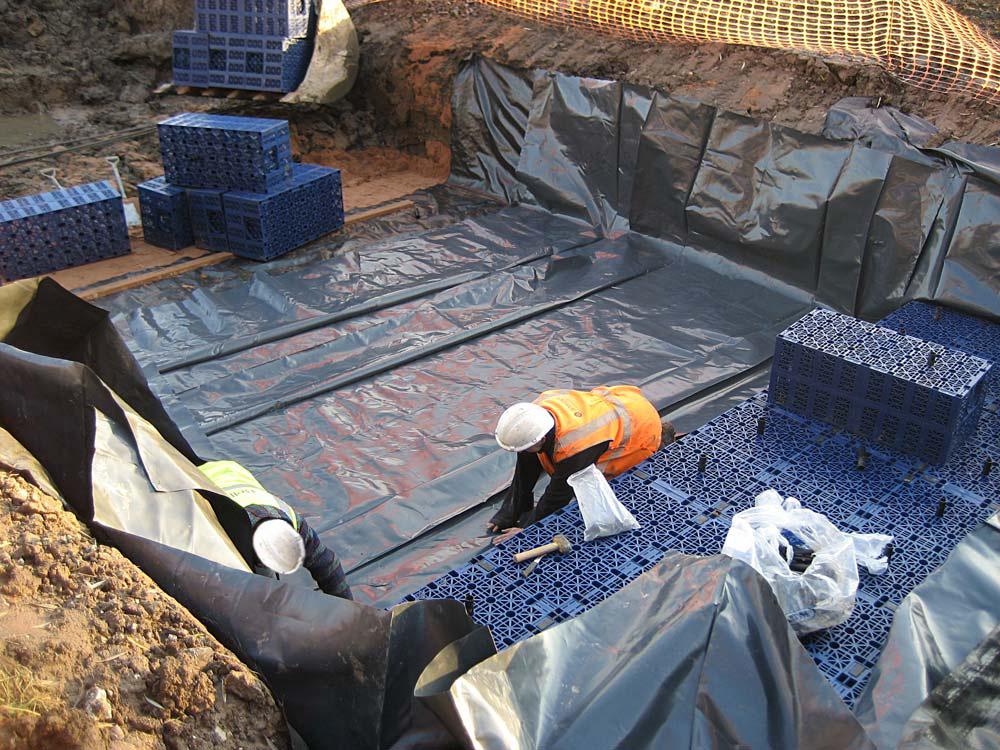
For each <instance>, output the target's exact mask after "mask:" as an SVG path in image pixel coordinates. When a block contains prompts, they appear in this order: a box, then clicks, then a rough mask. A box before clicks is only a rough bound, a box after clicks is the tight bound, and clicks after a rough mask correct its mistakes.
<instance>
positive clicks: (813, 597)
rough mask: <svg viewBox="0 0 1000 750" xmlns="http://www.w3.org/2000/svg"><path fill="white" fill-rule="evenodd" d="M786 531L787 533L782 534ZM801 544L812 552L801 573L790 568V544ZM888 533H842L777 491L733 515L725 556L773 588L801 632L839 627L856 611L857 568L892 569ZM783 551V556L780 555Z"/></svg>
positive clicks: (758, 499) (766, 492)
mask: <svg viewBox="0 0 1000 750" xmlns="http://www.w3.org/2000/svg"><path fill="white" fill-rule="evenodd" d="M783 531H785V532H788V534H787V535H786V534H783V533H782V532H783ZM789 536H793V537H796V538H798V539H799V540H801V541H802V542H803V543H804V544H805V546H807V547H808V548H809V549H811V550H812V551H813V553H814V557H813V561H812V563H811V564H810V565H809V567H808V568H806V570H805V571H804V572H802V573H797V572H795V571H793V570H792V569H791V568H790V567H789V560H790V555H791V549H792V544H791V542H790V541H789V539H788V537H789ZM891 542H892V537H891V536H886V535H884V534H849V533H845V532H842V531H840V530H839V529H837V527H836V526H834V525H833V524H832V523H830V521H829V519H828V518H827V517H826V516H824V515H822V514H821V513H816V512H814V511H811V510H807V509H805V508H803V507H802V505H801V503H799V501H798V500H796V499H795V498H794V497H790V498H788V499H786V500H782V499H781V495H779V494H778V493H777V492H775V491H774V490H767V491H765V492H762V493H761V494H760V495H758V496H757V500H756V504H755V507H753V508H750V509H749V510H744V511H741V512H739V513H737V514H736V515H735V516H733V521H732V525H731V526H730V528H729V534H728V535H727V536H726V542H725V544H724V545H723V546H722V552H723V554H726V555H729V556H730V557H734V558H736V559H737V560H742V561H743V562H745V563H747V564H748V565H750V567H752V568H753V569H754V570H756V571H757V572H758V573H760V574H761V575H762V576H764V578H765V579H767V582H768V583H769V584H771V588H772V589H773V591H774V593H775V596H777V598H778V602H779V603H780V604H781V609H782V611H783V612H784V613H785V616H786V617H787V618H788V622H789V623H791V625H792V627H793V628H794V629H795V631H796V632H797V633H811V632H813V631H816V630H822V629H824V628H830V627H833V626H834V625H839V624H840V623H842V622H843V621H844V620H846V619H847V618H848V617H850V616H851V612H853V611H854V598H855V594H856V593H857V590H858V564H859V563H860V564H862V565H864V566H865V567H866V568H867V569H868V570H869V572H871V573H876V574H878V573H882V572H884V571H885V569H886V566H887V564H888V562H887V560H886V558H885V556H884V554H885V548H886V546H887V545H888V544H890V543H891ZM782 551H784V552H785V555H786V556H785V557H783V556H782Z"/></svg>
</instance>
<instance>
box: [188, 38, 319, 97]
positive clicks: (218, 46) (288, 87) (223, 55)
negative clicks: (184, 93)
mask: <svg viewBox="0 0 1000 750" xmlns="http://www.w3.org/2000/svg"><path fill="white" fill-rule="evenodd" d="M312 50H313V42H312V40H311V39H289V38H284V37H252V36H245V35H232V34H229V35H226V34H220V35H216V34H213V35H211V41H210V45H209V63H208V68H209V70H208V80H209V83H210V85H212V86H225V87H228V88H235V89H246V90H252V91H278V92H288V91H293V90H295V89H296V88H297V87H298V85H299V83H301V82H302V79H303V78H304V77H305V74H306V70H307V69H308V67H309V61H310V60H311V59H312Z"/></svg>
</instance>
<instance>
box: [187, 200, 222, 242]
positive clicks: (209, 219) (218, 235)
mask: <svg viewBox="0 0 1000 750" xmlns="http://www.w3.org/2000/svg"><path fill="white" fill-rule="evenodd" d="M184 192H185V195H186V197H187V202H188V210H189V212H190V216H191V231H192V233H193V235H194V244H195V245H196V246H197V247H200V248H201V249H203V250H214V251H216V252H227V251H228V250H229V240H228V237H227V235H226V213H225V208H224V206H223V195H225V193H224V191H222V190H202V189H199V188H187V189H185V191H184Z"/></svg>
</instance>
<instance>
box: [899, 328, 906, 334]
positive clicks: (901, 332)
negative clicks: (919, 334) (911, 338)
mask: <svg viewBox="0 0 1000 750" xmlns="http://www.w3.org/2000/svg"><path fill="white" fill-rule="evenodd" d="M899 335H900V336H905V335H906V326H900V327H899Z"/></svg>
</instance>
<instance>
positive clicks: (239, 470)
mask: <svg viewBox="0 0 1000 750" xmlns="http://www.w3.org/2000/svg"><path fill="white" fill-rule="evenodd" d="M198 469H199V471H201V473H202V474H204V475H205V476H206V477H208V478H209V479H211V480H212V483H213V484H214V485H215V486H216V487H218V488H219V489H220V490H221V491H222V492H223V493H224V494H225V495H226V496H227V497H229V499H230V500H232V501H233V502H234V503H236V504H237V505H239V506H240V507H242V508H243V510H245V511H246V513H247V516H249V518H250V525H251V531H252V534H253V537H252V543H253V550H254V553H255V554H256V555H257V559H258V560H259V561H260V563H261V564H262V565H263V566H264V567H265V568H267V569H269V570H272V571H274V572H275V573H279V574H282V575H291V574H292V573H294V572H295V571H296V570H298V569H299V568H300V567H302V566H305V568H306V570H308V571H309V573H310V575H312V577H313V580H314V581H316V584H317V585H318V586H319V590H320V591H322V592H323V593H325V594H330V595H332V596H339V597H340V598H342V599H353V598H354V597H353V596H352V595H351V588H350V586H348V585H347V577H346V576H345V575H344V568H343V566H341V564H340V560H338V559H337V555H336V554H334V552H333V550H331V549H330V548H329V547H327V546H326V545H325V544H323V542H322V541H320V538H319V534H317V533H316V532H315V530H313V529H312V528H311V527H310V526H309V524H307V523H306V520H305V519H304V518H300V517H299V515H298V514H297V513H296V512H295V511H294V510H292V507H291V506H290V505H289V504H288V503H286V502H285V501H284V500H282V499H281V498H280V497H277V496H276V495H272V494H271V493H270V492H268V491H267V490H265V489H264V488H263V487H262V486H261V484H260V483H259V482H258V481H257V480H256V479H255V478H254V476H253V474H251V473H250V472H249V471H248V470H247V469H245V468H244V467H242V466H240V465H239V464H238V463H236V462H235V461H209V462H208V463H206V464H202V465H201V466H199V467H198Z"/></svg>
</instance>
